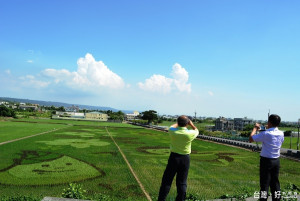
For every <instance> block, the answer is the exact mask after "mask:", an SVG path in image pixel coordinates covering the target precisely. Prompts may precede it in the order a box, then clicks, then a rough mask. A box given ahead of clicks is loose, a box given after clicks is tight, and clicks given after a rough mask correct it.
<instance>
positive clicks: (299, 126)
mask: <svg viewBox="0 0 300 201" xmlns="http://www.w3.org/2000/svg"><path fill="white" fill-rule="evenodd" d="M299 129H300V119H298V139H297V150H299Z"/></svg>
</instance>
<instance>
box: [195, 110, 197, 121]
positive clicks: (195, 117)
mask: <svg viewBox="0 0 300 201" xmlns="http://www.w3.org/2000/svg"><path fill="white" fill-rule="evenodd" d="M196 117H197V112H196V110H195V119H196Z"/></svg>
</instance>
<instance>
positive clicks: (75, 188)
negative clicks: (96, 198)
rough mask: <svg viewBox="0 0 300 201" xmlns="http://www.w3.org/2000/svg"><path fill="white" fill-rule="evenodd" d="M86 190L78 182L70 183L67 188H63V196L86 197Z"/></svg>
mask: <svg viewBox="0 0 300 201" xmlns="http://www.w3.org/2000/svg"><path fill="white" fill-rule="evenodd" d="M85 193H86V191H85V190H82V188H81V185H80V184H76V183H70V184H69V186H68V188H67V189H64V190H63V193H62V197H63V198H75V199H86V197H85V195H84V194H85Z"/></svg>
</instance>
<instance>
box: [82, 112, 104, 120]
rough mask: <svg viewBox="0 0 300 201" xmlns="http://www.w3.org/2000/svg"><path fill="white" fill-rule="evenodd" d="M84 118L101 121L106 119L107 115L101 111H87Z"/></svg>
mask: <svg viewBox="0 0 300 201" xmlns="http://www.w3.org/2000/svg"><path fill="white" fill-rule="evenodd" d="M85 118H86V119H97V120H101V121H107V119H108V115H107V114H104V113H101V112H89V113H86V114H85Z"/></svg>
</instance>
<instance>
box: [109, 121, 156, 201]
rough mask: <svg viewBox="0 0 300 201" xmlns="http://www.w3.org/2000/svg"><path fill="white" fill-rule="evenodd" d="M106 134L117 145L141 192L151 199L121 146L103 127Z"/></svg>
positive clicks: (150, 200)
mask: <svg viewBox="0 0 300 201" xmlns="http://www.w3.org/2000/svg"><path fill="white" fill-rule="evenodd" d="M105 129H106V132H107V134H108V135H109V136H110V137H111V139H112V141H113V142H114V143H115V145H116V146H117V148H118V149H119V152H120V153H121V155H122V157H123V159H124V161H125V162H126V164H127V166H128V168H129V170H130V172H131V174H132V175H133V176H134V178H135V180H136V181H137V183H138V184H139V186H140V188H141V190H142V191H143V193H144V194H145V196H146V198H147V200H149V201H152V199H151V197H150V195H149V194H148V193H147V191H146V190H145V187H144V186H143V184H142V182H141V181H140V179H139V178H138V176H137V175H136V174H135V172H134V170H133V168H132V167H131V165H130V163H129V161H128V160H127V158H126V156H125V154H124V153H123V151H122V150H121V148H120V147H119V145H118V144H117V142H116V141H115V139H114V138H113V136H112V135H111V134H110V133H109V131H108V129H107V127H105Z"/></svg>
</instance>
